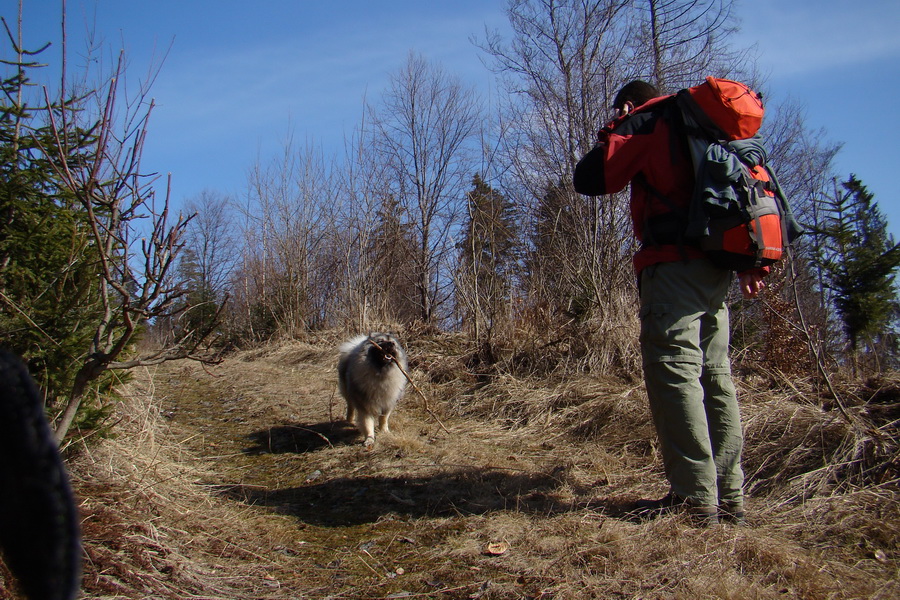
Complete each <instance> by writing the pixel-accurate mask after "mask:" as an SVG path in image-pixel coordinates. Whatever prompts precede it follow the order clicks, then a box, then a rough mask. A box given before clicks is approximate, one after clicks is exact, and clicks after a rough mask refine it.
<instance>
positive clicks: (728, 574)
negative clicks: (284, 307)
mask: <svg viewBox="0 0 900 600" xmlns="http://www.w3.org/2000/svg"><path fill="white" fill-rule="evenodd" d="M330 348H331V347H328V348H324V347H313V346H308V345H305V344H299V343H296V344H290V345H285V346H281V347H273V348H269V349H266V350H263V351H259V352H257V353H242V354H239V355H238V356H235V357H232V358H229V359H228V360H227V361H226V362H225V363H224V364H222V365H220V366H218V367H215V368H211V369H204V368H201V367H200V366H198V365H195V364H191V363H179V364H175V365H167V366H165V367H163V368H160V369H158V370H156V371H155V372H152V373H150V372H148V373H147V374H146V375H144V376H141V377H139V378H138V379H139V381H137V382H136V383H135V384H134V385H135V387H136V389H139V390H142V391H141V392H140V394H137V395H138V396H140V395H141V394H143V397H144V398H145V400H143V402H144V405H145V406H149V407H150V410H148V412H149V413H156V414H158V424H159V425H158V431H157V432H156V433H155V434H153V435H152V436H151V435H150V434H148V433H147V432H146V431H144V432H143V433H142V434H140V436H142V439H145V440H146V439H147V438H149V437H153V443H149V442H145V443H146V444H147V449H146V452H145V453H144V454H145V455H148V454H152V456H151V457H150V458H143V457H131V458H129V459H128V460H125V461H122V462H123V464H122V465H118V462H117V459H114V458H112V457H106V456H105V455H101V453H100V452H99V451H96V452H94V453H93V454H92V455H91V460H90V461H89V464H86V465H83V466H81V467H79V468H78V470H77V472H76V489H77V490H79V492H80V493H81V494H82V495H83V496H85V497H86V499H85V502H84V505H83V510H84V512H85V514H86V518H85V531H86V548H87V551H88V556H89V557H90V559H91V563H90V564H89V566H88V568H87V573H86V578H85V580H86V582H87V584H86V592H87V597H96V598H101V597H104V598H105V597H141V598H144V597H146V598H151V597H165V598H267V599H269V598H285V599H287V598H510V599H511V598H560V599H562V598H682V597H684V598H687V597H691V598H770V597H771V598H783V597H808V598H818V597H836V598H837V597H845V596H844V595H842V592H841V590H846V586H847V582H848V581H852V582H854V583H853V585H856V586H857V590H856V592H858V591H859V588H858V586H859V585H863V581H864V580H865V579H866V577H867V573H866V572H865V570H864V569H860V568H859V567H850V566H848V561H849V560H852V557H848V558H847V560H846V561H845V560H844V559H840V560H835V558H833V557H830V556H827V555H826V553H824V552H823V549H822V548H816V547H815V546H814V545H813V544H804V542H802V541H801V540H800V539H798V538H797V537H794V536H792V535H791V534H790V530H789V529H785V528H781V527H768V526H766V524H765V522H764V521H763V520H762V518H756V519H754V521H755V522H756V526H754V527H750V528H733V527H725V526H721V527H717V528H714V529H710V530H698V529H694V528H692V527H690V526H689V525H688V523H687V522H686V521H684V520H683V519H681V518H679V517H667V518H664V519H660V520H658V521H655V522H649V523H640V522H635V521H633V520H632V519H630V518H627V517H626V516H625V515H623V514H622V508H623V507H624V506H625V505H626V503H627V501H628V500H630V499H634V498H636V497H639V496H641V495H647V494H648V493H651V494H652V493H657V492H659V491H661V487H660V486H661V485H662V480H661V478H660V476H659V474H658V473H657V472H655V471H654V469H655V468H656V467H657V465H656V463H655V461H654V456H653V455H652V449H649V452H651V453H650V454H648V448H649V446H647V442H646V440H643V441H642V437H643V436H644V435H645V434H646V431H639V432H634V431H632V432H630V433H631V434H632V438H633V439H631V440H626V441H625V442H623V443H622V444H621V445H620V446H619V447H618V448H611V447H610V446H609V445H608V444H606V445H601V444H600V443H597V442H591V441H584V440H581V441H579V439H575V438H572V437H571V436H568V435H563V434H562V433H561V432H560V431H558V430H557V429H555V428H553V427H542V426H541V425H540V424H532V425H529V426H527V427H518V428H513V429H511V428H509V427H506V426H505V423H504V420H503V419H499V418H498V419H493V420H491V419H477V418H473V417H472V416H471V414H470V412H471V411H467V410H466V408H465V406H466V403H467V402H468V400H469V399H468V397H467V394H471V393H472V392H471V389H472V388H471V385H470V384H466V385H462V384H460V383H459V382H458V381H454V380H449V379H448V381H447V383H445V384H442V383H435V382H434V381H432V380H430V379H429V378H428V377H426V375H425V374H424V373H423V368H422V367H424V366H425V365H424V363H423V362H422V361H419V362H418V363H416V362H415V361H414V365H417V366H418V367H419V368H414V369H413V370H414V372H415V378H416V379H417V383H418V384H419V385H420V386H421V387H422V388H423V389H424V390H425V392H426V395H427V397H428V398H429V401H430V403H431V406H432V407H434V408H435V409H436V410H437V412H438V413H439V415H440V418H441V421H442V423H443V425H444V426H445V427H446V428H447V429H448V430H449V432H448V431H445V429H444V428H443V427H442V426H441V425H440V424H439V423H438V422H437V421H436V420H435V419H434V418H432V417H430V416H429V415H428V414H427V413H426V412H425V411H424V409H423V400H422V399H421V398H419V397H418V396H417V395H416V394H415V393H414V392H412V391H411V392H410V393H409V394H408V395H407V397H406V398H405V399H404V401H403V402H402V404H401V405H400V407H399V409H398V411H397V413H396V415H395V418H394V419H392V430H393V433H392V434H390V435H385V436H380V437H379V438H378V441H377V444H376V447H375V448H374V450H372V451H366V450H364V449H363V447H362V446H361V445H360V443H359V441H360V440H359V438H358V436H357V434H356V432H355V430H354V429H353V428H352V427H351V426H349V425H348V424H347V423H345V422H344V421H343V420H342V416H343V413H344V405H343V402H342V400H340V398H338V397H337V395H336V384H335V382H336V373H335V372H334V364H335V360H336V354H335V352H334V351H333V350H331V349H330ZM627 387H628V386H625V385H624V384H622V386H621V389H619V390H617V393H621V394H624V393H626V392H627ZM610 393H612V392H610ZM548 402H549V400H548ZM142 410H143V409H142ZM560 410H562V409H560ZM498 412H499V413H502V411H498ZM467 415H468V416H467ZM611 419H612V418H611ZM546 421H547V422H548V423H549V422H551V421H552V419H551V417H550V416H549V413H548V416H547V418H546ZM628 433H629V432H625V433H622V434H619V435H620V436H621V437H623V438H627V437H628ZM588 439H589V438H588ZM117 443H119V444H123V445H124V444H126V441H125V440H120V441H119V442H117ZM163 456H165V457H166V458H165V459H164V458H162V457H163ZM106 463H109V464H110V465H112V466H111V467H110V472H109V474H108V475H107V476H106V478H104V477H101V476H98V475H97V470H98V465H101V464H106ZM129 463H130V465H131V466H129ZM82 471H85V472H86V471H90V472H91V476H86V475H83V474H81V475H79V473H81V472H82ZM126 480H129V481H126ZM135 489H137V490H138V491H137V492H135V491H134V490H135ZM128 490H132V491H128ZM110 498H116V499H117V501H116V503H111V502H110V501H109V500H110ZM122 498H127V499H128V502H125V503H123V502H122ZM132 499H133V500H132ZM113 506H119V507H126V508H122V509H115V510H120V511H121V512H114V509H113V508H112V507H113ZM757 506H758V510H759V512H760V513H761V514H762V515H767V514H771V511H768V509H766V508H765V507H764V506H763V505H762V504H761V503H760V504H758V505H757ZM767 511H768V512H767ZM113 531H114V532H116V534H115V535H113V534H112V533H111V532H113ZM117 539H118V540H128V541H129V543H128V544H124V543H123V544H120V545H117V544H116V542H115V540H117ZM111 565H112V566H111ZM876 567H877V565H876ZM882 570H883V569H882ZM868 575H871V573H869V574H868ZM870 579H871V578H870ZM879 586H882V584H881V583H878V582H877V581H874V582H870V587H869V591H870V592H873V593H875V595H870V596H869V597H878V596H877V593H876V592H877V590H878V589H879ZM882 587H883V586H882ZM884 589H887V588H884ZM848 593H849V592H848ZM851 596H853V594H852V593H850V595H847V596H846V597H851ZM855 597H860V596H859V595H856V596H855ZM882 597H889V596H882Z"/></svg>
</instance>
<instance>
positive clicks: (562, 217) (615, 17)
mask: <svg viewBox="0 0 900 600" xmlns="http://www.w3.org/2000/svg"><path fill="white" fill-rule="evenodd" d="M630 4H631V3H630V2H626V1H614V0H591V1H588V0H563V1H551V0H515V1H511V2H509V3H508V5H507V15H508V17H509V21H510V24H511V26H512V36H511V38H510V39H509V40H506V39H504V38H503V37H502V36H501V35H500V34H498V33H488V34H487V37H486V39H485V40H484V41H482V42H481V43H480V46H481V47H482V49H484V50H485V52H486V53H487V54H488V56H489V58H490V61H491V63H490V64H491V66H492V68H493V69H494V70H495V71H496V72H497V73H498V74H499V75H500V76H501V78H502V80H503V81H504V83H505V88H506V89H507V91H508V92H509V96H508V103H507V105H506V106H505V112H506V113H507V117H506V121H507V122H508V123H510V124H511V127H510V129H509V131H508V132H507V134H506V135H505V137H504V152H503V160H505V162H506V164H507V165H508V167H507V169H506V173H507V175H506V176H505V178H504V179H505V182H506V184H505V188H506V189H508V190H509V192H508V194H509V195H510V197H511V198H514V199H515V200H516V202H517V203H518V204H519V205H520V211H521V212H522V213H523V214H526V215H528V216H529V218H530V222H529V223H528V224H527V225H528V229H527V232H528V233H527V236H526V239H528V241H529V245H528V247H527V248H526V249H525V252H524V254H525V256H526V261H525V267H526V274H527V279H526V284H527V286H528V289H527V291H526V292H525V293H524V296H525V297H527V298H528V299H529V301H530V302H531V303H532V305H533V307H532V308H533V312H534V313H535V314H538V313H539V314H541V315H544V317H545V318H547V319H548V320H549V321H551V322H548V323H545V324H544V327H545V328H546V327H547V326H551V327H552V328H553V329H556V327H558V326H562V325H565V324H573V323H576V322H586V321H587V320H588V319H594V321H593V324H594V325H595V326H596V325H598V323H599V322H598V321H597V320H596V319H597V318H598V317H599V318H600V319H602V321H603V322H604V323H605V325H600V326H599V327H598V329H604V328H619V327H620V324H621V323H622V322H627V321H628V319H629V317H628V315H629V314H630V313H631V312H633V311H632V310H631V306H632V302H631V296H630V294H631V293H633V292H632V291H631V290H633V287H634V285H633V280H634V277H633V271H632V269H631V267H630V260H629V258H628V257H629V255H630V251H631V244H632V241H631V240H632V237H631V233H630V220H629V213H628V210H627V205H626V203H625V196H624V195H621V194H619V195H615V196H613V197H612V198H604V199H603V200H602V201H593V200H590V201H589V200H586V199H584V198H583V197H581V196H579V195H578V194H576V193H575V192H574V190H573V189H572V186H571V180H572V172H573V170H574V167H575V164H576V162H577V161H578V159H579V158H580V157H581V156H582V155H583V154H584V153H586V152H587V151H588V150H589V149H590V148H591V147H592V146H593V144H594V143H595V141H596V133H597V130H598V129H599V127H600V126H601V125H603V124H604V122H605V121H607V120H608V119H609V113H608V106H609V105H610V102H609V99H610V98H611V97H612V95H613V94H614V93H615V90H616V88H617V87H618V86H619V85H620V84H621V82H622V78H623V76H622V72H623V67H624V66H625V65H626V64H627V61H626V59H627V54H626V49H627V45H628V33H629V32H628V30H627V28H625V27H623V26H622V25H621V23H623V21H625V20H626V18H627V16H628V12H627V9H628V7H629V6H630ZM538 309H540V310H538Z"/></svg>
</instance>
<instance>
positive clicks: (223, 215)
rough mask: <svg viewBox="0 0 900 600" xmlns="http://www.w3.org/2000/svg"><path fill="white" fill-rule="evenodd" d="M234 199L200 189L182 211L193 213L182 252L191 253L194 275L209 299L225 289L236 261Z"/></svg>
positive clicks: (223, 292)
mask: <svg viewBox="0 0 900 600" xmlns="http://www.w3.org/2000/svg"><path fill="white" fill-rule="evenodd" d="M233 204H234V200H233V199H232V198H230V197H228V196H222V195H221V194H219V193H217V192H215V191H213V190H203V191H202V192H200V193H199V194H198V195H197V196H195V197H193V198H190V199H189V200H188V201H187V203H186V204H185V207H184V210H185V212H186V213H187V214H189V215H194V216H193V218H192V219H191V221H190V223H189V224H188V228H187V236H186V239H185V251H186V252H189V253H190V254H191V259H192V261H193V263H194V264H195V266H196V270H197V277H198V279H199V283H200V284H201V285H202V287H203V288H204V289H205V290H207V291H208V292H209V296H210V297H211V298H222V297H223V296H224V295H225V294H226V293H227V291H228V286H229V283H230V280H231V276H232V272H233V270H234V267H235V263H236V261H237V256H238V254H237V246H236V242H237V240H236V235H235V233H236V232H235V223H234V217H233V215H232V214H231V207H232V206H233Z"/></svg>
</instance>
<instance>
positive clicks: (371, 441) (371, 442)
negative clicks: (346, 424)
mask: <svg viewBox="0 0 900 600" xmlns="http://www.w3.org/2000/svg"><path fill="white" fill-rule="evenodd" d="M363 446H364V447H365V448H366V450H371V449H372V448H374V447H375V437H374V436H371V435H370V436H368V437H367V438H366V439H365V441H364V442H363Z"/></svg>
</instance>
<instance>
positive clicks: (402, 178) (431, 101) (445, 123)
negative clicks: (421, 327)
mask: <svg viewBox="0 0 900 600" xmlns="http://www.w3.org/2000/svg"><path fill="white" fill-rule="evenodd" d="M480 110H481V109H480V103H479V100H478V98H477V97H476V95H475V93H474V91H473V90H472V89H471V88H469V87H466V86H464V85H463V84H462V82H461V81H460V80H459V79H458V78H457V77H454V76H452V75H450V74H448V73H447V72H446V71H445V70H444V69H443V68H442V67H441V66H439V65H436V64H432V63H429V62H428V61H427V60H426V59H425V58H423V57H422V56H419V55H416V54H413V53H411V54H410V55H409V58H408V59H407V62H406V64H405V65H404V67H403V68H402V69H401V70H400V71H399V72H397V73H396V74H394V75H393V77H392V78H391V82H390V85H389V87H388V89H387V91H386V92H385V94H384V96H383V98H382V103H381V105H380V106H379V107H378V108H377V109H374V108H373V109H372V110H371V113H372V124H373V131H372V133H373V135H374V136H375V138H374V141H375V147H376V149H377V151H378V153H379V155H380V156H381V157H382V160H383V161H384V162H385V164H387V165H388V167H389V169H390V170H391V172H392V174H393V177H392V182H391V185H392V189H391V190H390V191H391V194H392V195H393V197H394V198H396V199H397V200H398V201H399V202H400V205H401V206H402V208H403V210H404V214H405V215H406V216H408V218H409V219H410V222H411V224H412V226H413V229H414V232H415V236H416V243H417V248H416V252H415V255H414V256H412V257H411V258H412V263H411V265H409V268H411V269H412V271H413V273H414V280H415V286H416V293H417V296H418V297H417V298H416V302H417V304H418V312H419V318H420V319H421V320H422V321H424V322H428V323H430V322H433V320H434V318H435V316H436V309H437V308H438V307H439V306H440V304H441V303H442V302H443V301H444V300H445V299H446V297H447V295H448V292H447V289H446V288H447V286H448V285H449V283H450V281H451V277H450V274H449V273H447V272H444V271H446V269H444V267H445V266H446V261H447V260H448V258H449V250H450V248H451V243H450V241H451V236H452V234H453V230H454V227H455V226H456V225H457V220H458V216H459V214H460V210H461V204H462V198H463V193H464V189H465V185H466V182H467V180H468V178H469V177H471V175H472V172H473V169H474V164H475V163H474V158H475V157H474V155H473V154H472V153H471V152H470V148H469V143H470V142H471V141H473V139H474V135H475V133H476V132H477V127H478V125H479V123H480Z"/></svg>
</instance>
